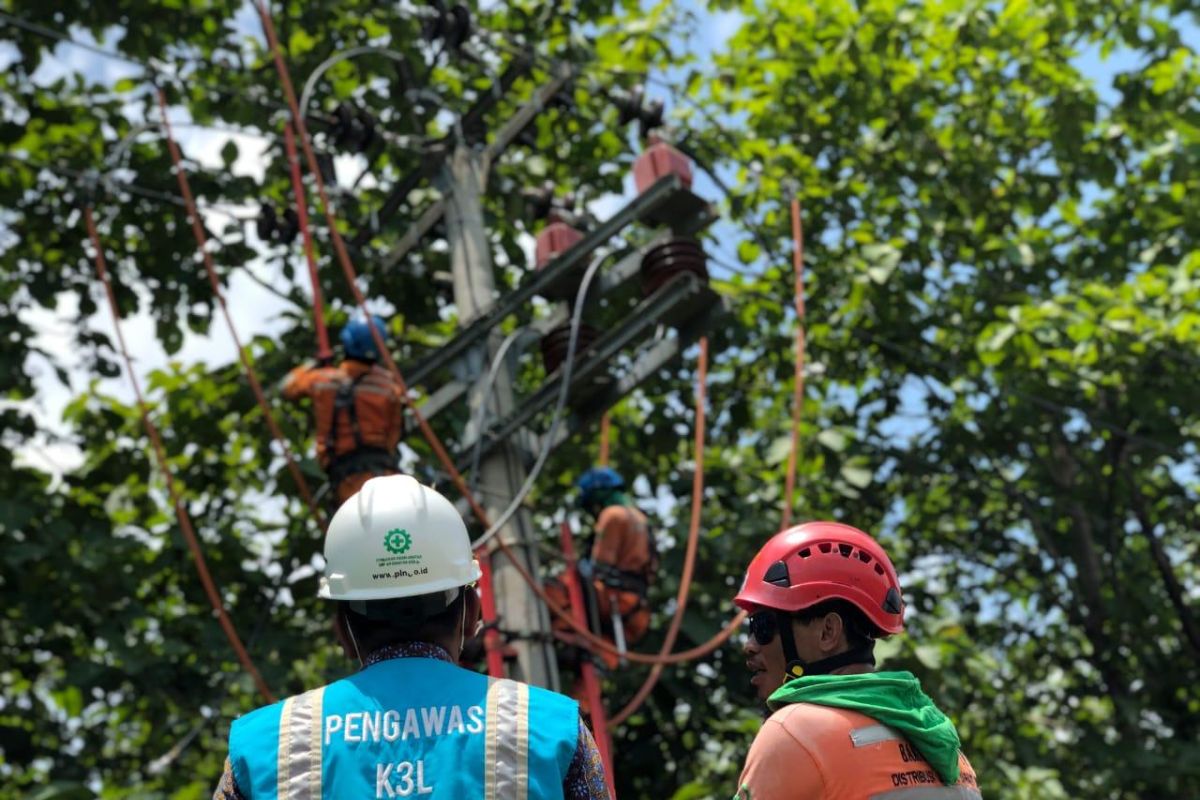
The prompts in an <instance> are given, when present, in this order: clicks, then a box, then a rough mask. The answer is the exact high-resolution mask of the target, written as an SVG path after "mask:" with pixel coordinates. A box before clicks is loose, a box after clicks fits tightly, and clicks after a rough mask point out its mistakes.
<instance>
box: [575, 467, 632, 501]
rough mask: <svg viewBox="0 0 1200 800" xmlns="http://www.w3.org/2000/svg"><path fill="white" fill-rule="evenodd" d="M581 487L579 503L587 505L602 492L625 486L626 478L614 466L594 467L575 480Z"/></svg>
mask: <svg viewBox="0 0 1200 800" xmlns="http://www.w3.org/2000/svg"><path fill="white" fill-rule="evenodd" d="M575 485H576V486H577V487H579V504H580V505H582V506H584V507H586V506H588V505H591V503H592V500H593V499H594V498H595V497H596V496H598V495H601V494H605V493H607V492H614V491H618V490H620V489H624V488H625V479H624V478H622V477H621V473H619V472H617V471H616V470H615V469H613V468H612V467H592V468H591V469H589V470H588V471H587V472H585V473H583V474H582V475H580V476H579V480H577V481H576V482H575Z"/></svg>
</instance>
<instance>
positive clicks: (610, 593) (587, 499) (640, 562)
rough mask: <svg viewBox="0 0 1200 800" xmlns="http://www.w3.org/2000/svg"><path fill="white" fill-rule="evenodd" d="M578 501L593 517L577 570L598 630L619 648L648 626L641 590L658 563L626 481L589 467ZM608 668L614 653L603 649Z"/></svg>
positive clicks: (647, 609)
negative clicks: (586, 584) (590, 594)
mask: <svg viewBox="0 0 1200 800" xmlns="http://www.w3.org/2000/svg"><path fill="white" fill-rule="evenodd" d="M576 486H577V487H578V488H579V506H580V507H581V508H582V509H583V510H584V511H586V512H587V513H589V514H591V515H592V516H593V517H595V519H596V524H595V534H594V536H593V538H592V544H591V547H590V548H589V557H588V558H586V559H582V560H581V561H580V562H579V572H580V575H582V576H583V577H584V578H585V579H587V578H590V579H591V588H592V589H593V590H594V600H595V611H596V616H597V617H598V618H599V623H600V630H601V631H602V632H603V633H604V634H606V635H608V636H610V637H612V639H613V641H614V642H615V643H616V645H617V649H618V650H624V649H625V647H626V646H627V645H630V644H634V643H636V642H637V641H638V640H640V639H641V638H642V637H643V636H645V635H646V630H647V629H648V628H649V627H650V607H649V606H648V605H647V603H646V593H647V592H648V591H649V588H650V582H651V581H652V580H653V578H654V571H655V569H657V567H658V553H657V550H656V548H655V546H654V538H653V536H652V535H651V534H650V528H649V526H648V525H647V524H646V515H645V514H643V513H642V512H641V511H639V510H638V509H636V508H635V507H634V506H633V504H632V503H631V502H630V500H629V496H628V495H627V494H626V493H625V480H624V478H622V477H621V475H620V473H618V472H617V471H616V470H614V469H612V468H610V467H594V468H592V469H589V470H588V471H587V472H585V473H583V475H582V476H580V478H579V480H578V481H577V482H576ZM603 656H604V658H605V660H606V661H607V662H610V663H609V664H608V666H609V667H610V668H612V667H615V666H616V664H617V661H616V656H613V655H612V654H608V653H606V654H603Z"/></svg>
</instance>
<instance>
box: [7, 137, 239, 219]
mask: <svg viewBox="0 0 1200 800" xmlns="http://www.w3.org/2000/svg"><path fill="white" fill-rule="evenodd" d="M0 157H3V158H7V159H9V160H11V161H16V162H17V163H19V164H24V165H25V166H27V167H30V168H31V169H37V170H45V171H46V172H51V173H54V174H55V175H57V176H58V177H60V178H64V179H70V180H73V181H76V182H77V184H78V185H79V186H87V185H89V184H92V183H98V182H103V184H104V185H105V186H106V187H108V188H109V189H110V190H119V191H123V192H128V193H129V194H131V195H134V196H136V197H142V198H144V199H146V200H152V201H154V202H157V203H160V204H167V205H171V206H174V207H175V208H185V207H186V204H185V203H184V202H183V200H181V199H180V198H178V197H176V196H175V195H172V194H167V193H166V192H160V191H158V190H156V189H149V188H147V187H145V186H141V185H140V184H136V183H130V182H126V181H118V180H114V179H112V178H110V177H105V176H102V175H101V174H100V173H98V172H96V171H95V170H77V169H72V168H71V167H64V166H60V165H57V164H43V163H41V162H38V161H34V160H33V159H30V158H25V157H23V156H18V155H16V154H15V153H12V152H6V151H4V150H0ZM198 208H199V209H200V210H201V211H203V212H204V213H206V214H208V213H212V214H220V215H222V216H225V217H228V218H230V219H232V220H234V221H235V222H247V221H249V220H251V219H253V217H243V216H239V215H238V214H235V213H234V212H233V211H230V210H229V208H231V207H229V206H219V205H213V204H211V203H204V204H202V205H198Z"/></svg>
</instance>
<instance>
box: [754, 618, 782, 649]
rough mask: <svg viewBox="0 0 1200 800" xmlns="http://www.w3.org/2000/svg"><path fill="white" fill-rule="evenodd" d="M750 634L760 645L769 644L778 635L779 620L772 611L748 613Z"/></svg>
mask: <svg viewBox="0 0 1200 800" xmlns="http://www.w3.org/2000/svg"><path fill="white" fill-rule="evenodd" d="M749 623H750V635H751V636H753V637H754V641H756V642H758V644H759V645H760V646H764V647H765V646H766V645H769V644H770V643H771V642H773V641H775V637H776V636H778V635H779V622H778V619H777V618H776V615H775V612H774V611H756V612H755V613H753V614H751V615H750V618H749Z"/></svg>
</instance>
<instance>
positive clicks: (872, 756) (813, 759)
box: [734, 522, 980, 800]
mask: <svg viewBox="0 0 1200 800" xmlns="http://www.w3.org/2000/svg"><path fill="white" fill-rule="evenodd" d="M734 602H736V603H737V604H738V605H739V606H740V607H741V608H743V609H745V610H746V611H748V612H750V639H749V641H748V642H747V644H746V648H745V652H746V665H747V666H748V667H749V668H750V671H751V673H752V678H751V681H750V682H751V684H753V686H754V687H755V688H756V689H757V690H758V696H759V698H760V699H763V700H765V701H766V703H767V706H768V708H769V709H770V710H771V711H772V712H773V713H772V714H771V716H770V717H769V718H768V719H767V721H766V722H765V723H764V724H763V727H762V730H760V731H759V733H758V736H756V737H755V739H754V744H753V745H751V747H750V753H749V755H747V756H746V765H745V768H744V769H743V771H742V776H741V779H740V781H739V784H738V795H737V800H801V799H803V800H860V799H861V798H865V797H872V798H887V800H906V798H907V799H911V800H918V798H919V799H920V800H943V798H944V800H952V799H953V800H979V798H980V794H979V789H978V785H977V784H976V779H975V772H974V770H973V769H972V768H971V765H970V763H969V762H968V761H967V759H966V757H965V756H964V755H963V754H962V752H961V751H960V750H959V739H958V732H957V731H956V730H955V728H954V723H953V722H951V721H950V719H949V717H947V716H946V715H945V714H943V713H942V712H941V711H940V710H939V709H938V708H937V707H936V706H935V705H934V704H933V701H932V700H930V699H929V698H928V697H927V696H926V695H925V694H924V693H923V692H922V691H921V686H920V684H919V683H918V681H917V679H916V678H915V677H914V676H913V675H912V673H909V672H876V671H875V670H874V666H875V656H874V654H873V651H874V647H875V640H876V639H877V638H879V637H883V636H888V635H891V634H896V633H900V632H901V631H902V630H903V629H904V601H903V600H902V598H901V594H900V582H899V579H898V578H897V577H896V570H895V568H893V567H892V562H891V561H890V560H889V559H888V556H887V553H885V552H884V550H883V548H882V547H880V546H879V544H878V543H877V542H876V541H875V540H874V539H872V538H871V537H870V536H868V535H867V534H865V533H863V532H862V531H860V530H858V529H856V528H852V527H850V526H849V525H842V524H840V523H836V522H809V523H806V524H804V525H799V526H797V527H794V528H791V529H789V530H786V531H784V532H782V533H779V534H776V535H775V536H774V537H772V538H771V540H770V541H768V542H767V544H766V545H765V546H764V547H763V548H762V550H760V551H759V552H758V555H756V556H755V557H754V560H753V561H751V562H750V567H749V569H748V570H747V571H746V578H745V581H744V582H743V584H742V588H741V591H739V592H738V594H737V597H736V598H735V601H734Z"/></svg>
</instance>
